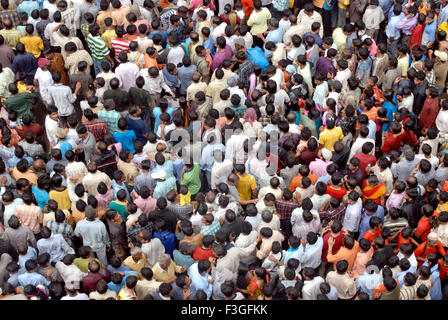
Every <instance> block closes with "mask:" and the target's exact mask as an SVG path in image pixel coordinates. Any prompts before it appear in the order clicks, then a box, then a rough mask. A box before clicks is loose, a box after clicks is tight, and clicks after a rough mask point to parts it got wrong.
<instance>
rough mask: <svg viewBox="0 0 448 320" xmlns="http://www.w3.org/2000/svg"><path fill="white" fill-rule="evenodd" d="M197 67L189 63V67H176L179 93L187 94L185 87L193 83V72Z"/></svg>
mask: <svg viewBox="0 0 448 320" xmlns="http://www.w3.org/2000/svg"><path fill="white" fill-rule="evenodd" d="M196 70H197V67H196V66H195V65H191V66H189V67H184V66H182V67H180V68H179V69H177V75H178V76H179V79H180V93H181V94H187V88H188V87H189V86H190V84H192V83H193V74H194V73H195V72H196Z"/></svg>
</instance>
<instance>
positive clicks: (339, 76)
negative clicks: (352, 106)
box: [334, 68, 352, 102]
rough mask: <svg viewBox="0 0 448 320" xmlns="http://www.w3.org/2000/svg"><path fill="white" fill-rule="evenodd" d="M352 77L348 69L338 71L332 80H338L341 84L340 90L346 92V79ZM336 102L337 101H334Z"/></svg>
mask: <svg viewBox="0 0 448 320" xmlns="http://www.w3.org/2000/svg"><path fill="white" fill-rule="evenodd" d="M351 76H352V72H351V71H350V69H349V68H347V69H345V70H342V71H338V72H337V73H336V76H335V77H334V80H338V81H340V82H341V84H342V89H343V90H347V88H348V85H347V80H348V78H350V77H351ZM336 102H337V101H336Z"/></svg>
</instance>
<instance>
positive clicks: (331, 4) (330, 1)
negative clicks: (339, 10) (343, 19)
mask: <svg viewBox="0 0 448 320" xmlns="http://www.w3.org/2000/svg"><path fill="white" fill-rule="evenodd" d="M327 1H328V2H329V3H330V6H328V4H327ZM335 3H336V1H333V0H325V1H324V6H323V9H324V10H333V8H334V5H335Z"/></svg>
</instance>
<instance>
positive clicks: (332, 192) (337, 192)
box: [327, 185, 347, 201]
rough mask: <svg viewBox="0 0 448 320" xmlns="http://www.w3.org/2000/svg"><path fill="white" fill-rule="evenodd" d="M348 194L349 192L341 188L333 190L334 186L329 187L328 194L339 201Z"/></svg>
mask: <svg viewBox="0 0 448 320" xmlns="http://www.w3.org/2000/svg"><path fill="white" fill-rule="evenodd" d="M346 193H347V190H346V189H345V188H341V189H339V190H337V189H333V186H331V185H329V186H327V194H329V195H330V196H332V197H335V198H337V199H338V200H339V201H341V200H342V198H343V197H344V196H345V194H346Z"/></svg>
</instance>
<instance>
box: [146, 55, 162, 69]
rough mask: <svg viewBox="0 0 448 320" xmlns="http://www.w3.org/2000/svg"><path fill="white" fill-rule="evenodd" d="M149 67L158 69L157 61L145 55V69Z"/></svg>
mask: <svg viewBox="0 0 448 320" xmlns="http://www.w3.org/2000/svg"><path fill="white" fill-rule="evenodd" d="M151 67H156V68H157V69H160V68H159V64H158V63H157V59H155V58H151V57H150V56H149V55H148V54H145V68H147V69H149V68H151Z"/></svg>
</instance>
